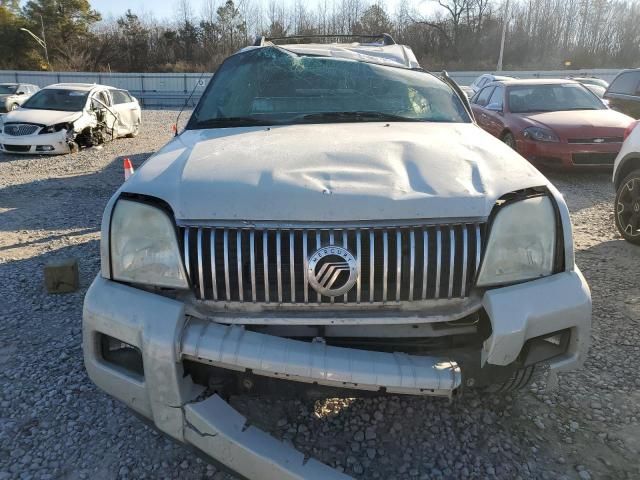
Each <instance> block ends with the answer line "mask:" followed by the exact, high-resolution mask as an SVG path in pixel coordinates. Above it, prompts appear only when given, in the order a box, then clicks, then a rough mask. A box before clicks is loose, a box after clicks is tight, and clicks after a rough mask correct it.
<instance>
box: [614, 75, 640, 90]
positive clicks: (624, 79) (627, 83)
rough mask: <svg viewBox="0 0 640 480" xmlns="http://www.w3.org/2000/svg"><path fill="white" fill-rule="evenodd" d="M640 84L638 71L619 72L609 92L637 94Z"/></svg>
mask: <svg viewBox="0 0 640 480" xmlns="http://www.w3.org/2000/svg"><path fill="white" fill-rule="evenodd" d="M639 84H640V71H635V72H626V73H621V74H620V75H618V76H617V77H616V79H615V80H614V81H613V83H612V84H611V86H610V87H609V92H611V93H620V94H623V95H637V94H638V93H639V92H638V87H639Z"/></svg>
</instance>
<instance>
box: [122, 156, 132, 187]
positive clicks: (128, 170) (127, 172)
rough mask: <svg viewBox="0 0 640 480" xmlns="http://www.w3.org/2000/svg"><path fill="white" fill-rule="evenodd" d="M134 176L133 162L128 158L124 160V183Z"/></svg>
mask: <svg viewBox="0 0 640 480" xmlns="http://www.w3.org/2000/svg"><path fill="white" fill-rule="evenodd" d="M131 175H133V164H132V163H131V160H129V159H128V158H125V159H124V181H125V182H126V181H127V180H129V177H130V176H131Z"/></svg>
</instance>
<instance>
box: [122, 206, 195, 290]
mask: <svg viewBox="0 0 640 480" xmlns="http://www.w3.org/2000/svg"><path fill="white" fill-rule="evenodd" d="M110 236H111V271H112V276H113V279H114V280H121V281H125V282H131V283H139V284H145V285H155V286H158V287H168V288H188V287H189V283H188V281H187V275H186V273H185V270H184V266H183V264H182V258H181V257H180V249H179V248H178V240H177V237H176V231H175V228H174V226H173V222H172V221H171V219H170V218H169V216H168V215H167V214H166V213H165V212H164V211H163V210H161V209H159V208H157V207H154V206H151V205H148V204H146V203H141V202H134V201H130V200H119V201H118V203H117V204H116V206H115V208H114V211H113V216H112V217H111V234H110Z"/></svg>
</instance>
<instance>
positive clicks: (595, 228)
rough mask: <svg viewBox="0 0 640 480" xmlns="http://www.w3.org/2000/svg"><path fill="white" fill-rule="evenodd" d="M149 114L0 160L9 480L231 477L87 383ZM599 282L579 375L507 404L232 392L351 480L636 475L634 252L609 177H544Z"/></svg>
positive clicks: (151, 124)
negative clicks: (112, 134)
mask: <svg viewBox="0 0 640 480" xmlns="http://www.w3.org/2000/svg"><path fill="white" fill-rule="evenodd" d="M174 116H175V112H167V111H146V112H145V122H146V124H145V126H144V129H143V131H142V133H141V135H140V137H138V138H137V139H121V140H117V141H115V142H113V143H110V144H108V145H106V146H104V148H102V149H93V150H87V151H83V152H81V153H79V154H76V155H70V156H64V157H50V158H49V157H37V156H33V157H30V156H29V157H17V156H3V155H2V154H0V188H1V190H0V231H1V234H0V279H1V280H2V281H1V282H0V293H1V296H2V300H1V301H0V305H2V307H1V308H0V480H4V479H32V478H33V479H36V478H38V479H47V478H49V479H51V478H60V479H78V478H89V477H91V478H92V479H94V480H99V479H112V478H181V479H200V478H203V477H214V478H218V479H222V478H231V477H229V476H228V475H226V474H223V473H222V472H216V470H215V468H213V467H212V466H209V465H207V464H206V463H205V462H203V461H201V460H200V459H199V458H197V457H196V456H194V455H193V454H192V453H189V452H188V451H187V450H185V449H184V448H183V447H181V446H179V445H176V444H174V443H172V442H171V441H170V440H168V439H166V438H164V437H163V436H161V435H159V434H157V433H155V432H154V431H153V430H151V429H150V428H148V427H146V426H144V425H143V424H142V423H141V422H140V421H139V420H138V419H136V418H135V417H134V416H133V415H132V414H131V413H129V411H128V410H126V409H125V408H124V407H122V406H121V405H120V404H119V403H118V402H116V401H114V400H112V399H111V398H110V397H108V396H107V395H106V394H104V393H102V392H101V391H99V390H98V389H97V388H96V387H95V386H94V385H93V384H92V383H91V382H90V381H89V379H88V378H87V376H86V374H85V371H84V368H83V364H82V352H81V311H82V299H83V295H84V293H85V291H86V288H87V287H88V285H89V284H90V282H91V280H92V279H93V277H94V276H95V275H96V273H97V272H98V269H99V257H98V238H99V224H100V217H101V215H102V210H103V208H104V205H105V203H106V201H107V200H108V198H109V197H110V196H111V194H112V193H113V191H114V190H115V189H116V188H117V187H118V186H119V185H120V183H121V182H122V159H123V157H125V156H128V157H130V158H131V159H132V161H133V163H134V165H135V166H137V165H139V164H140V163H141V162H142V161H143V160H144V159H145V158H146V157H148V156H149V155H150V154H151V153H152V152H153V151H155V150H156V149H158V148H159V147H160V146H161V145H163V144H164V143H166V142H167V141H168V140H169V139H170V137H171V132H170V125H171V123H172V122H173V119H174ZM550 177H551V178H552V180H553V181H554V183H555V184H556V186H557V187H558V188H559V189H560V190H561V191H562V193H563V194H564V195H565V197H566V199H567V201H568V203H569V207H570V209H571V212H572V218H573V222H574V225H575V242H576V248H577V258H578V264H579V266H580V267H581V268H582V270H583V272H584V274H585V275H586V277H587V279H588V281H589V284H590V285H591V288H592V294H593V307H594V319H593V320H594V324H593V333H592V339H593V346H592V349H591V352H590V355H589V358H588V359H587V362H586V364H585V366H584V368H583V369H581V370H579V371H576V372H572V373H568V374H562V375H560V376H559V385H558V386H557V388H555V389H554V388H548V386H547V385H546V383H545V382H544V380H543V381H541V383H539V384H538V385H533V386H532V388H531V389H530V391H527V392H522V393H520V394H518V395H516V396H512V397H495V398H490V397H489V398H487V397H484V398H483V397H480V396H476V395H474V394H469V395H468V396H466V397H464V398H462V399H460V400H456V401H455V402H453V403H448V402H447V401H445V400H440V399H429V398H426V399H423V398H407V397H385V398H376V399H359V400H353V399H330V400H326V401H322V402H311V401H297V400H295V401H294V400H292V401H278V400H275V399H269V400H262V401H260V400H257V399H254V398H238V399H234V401H233V402H232V404H233V405H234V406H235V407H236V408H238V409H239V410H240V411H242V412H244V413H245V414H250V417H251V420H252V422H253V423H254V424H257V425H259V426H261V427H263V428H265V429H267V430H268V431H270V432H271V433H272V434H273V435H275V436H277V437H279V438H283V439H285V440H286V441H290V442H292V443H293V444H294V445H295V446H296V447H297V448H299V449H300V450H302V451H304V452H305V453H308V454H310V455H312V456H315V457H316V458H318V459H320V460H322V461H324V462H327V463H329V464H331V465H333V466H336V467H337V468H339V469H343V470H345V471H346V472H348V473H349V474H351V475H354V476H355V477H358V478H366V479H369V478H381V479H392V478H396V479H404V478H408V479H416V478H417V479H427V478H451V479H458V478H490V479H492V478H500V479H514V478H522V479H528V478H542V479H557V478H571V479H572V478H579V479H583V480H584V479H589V478H594V479H595V478H605V479H607V478H610V479H616V480H617V479H636V478H640V466H639V465H640V464H639V462H638V454H639V453H640V373H639V369H638V365H639V364H640V362H639V360H640V333H639V331H640V328H639V327H640V275H639V274H638V271H637V268H638V265H640V262H639V260H640V248H638V247H634V246H632V245H630V244H628V243H626V242H624V241H623V240H622V239H621V238H620V237H619V235H618V234H617V233H616V231H615V229H614V226H613V219H612V214H611V210H612V201H613V192H612V187H611V184H610V175H609V174H604V173H594V174H576V173H568V174H560V173H555V174H550ZM68 256H74V257H77V258H79V259H80V272H81V283H82V289H81V290H80V291H79V292H77V293H73V294H67V295H47V294H46V292H45V290H44V287H43V278H42V277H43V274H42V268H43V266H44V264H45V263H46V262H48V261H50V260H52V259H55V258H59V257H68Z"/></svg>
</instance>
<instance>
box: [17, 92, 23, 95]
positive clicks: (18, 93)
mask: <svg viewBox="0 0 640 480" xmlns="http://www.w3.org/2000/svg"><path fill="white" fill-rule="evenodd" d="M16 95H24V92H23V91H20V92H16Z"/></svg>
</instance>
